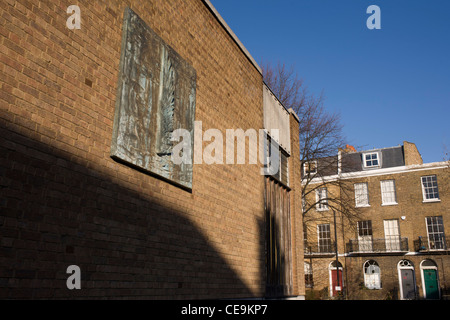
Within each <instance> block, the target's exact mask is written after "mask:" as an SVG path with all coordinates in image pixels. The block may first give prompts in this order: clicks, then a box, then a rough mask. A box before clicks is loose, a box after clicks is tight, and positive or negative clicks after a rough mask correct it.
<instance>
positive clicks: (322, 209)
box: [316, 208, 330, 211]
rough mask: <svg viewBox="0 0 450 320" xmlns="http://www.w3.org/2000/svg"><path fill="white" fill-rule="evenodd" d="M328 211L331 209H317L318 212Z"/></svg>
mask: <svg viewBox="0 0 450 320" xmlns="http://www.w3.org/2000/svg"><path fill="white" fill-rule="evenodd" d="M328 210H330V209H329V208H326V209H318V208H316V211H328Z"/></svg>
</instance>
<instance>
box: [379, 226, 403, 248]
mask: <svg viewBox="0 0 450 320" xmlns="http://www.w3.org/2000/svg"><path fill="white" fill-rule="evenodd" d="M383 225H384V238H385V245H386V252H396V251H401V248H402V240H401V236H400V225H399V223H398V219H388V220H383Z"/></svg>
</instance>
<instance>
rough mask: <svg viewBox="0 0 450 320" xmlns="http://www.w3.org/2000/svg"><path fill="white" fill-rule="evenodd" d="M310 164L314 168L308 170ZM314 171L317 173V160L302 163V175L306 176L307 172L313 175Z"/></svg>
mask: <svg viewBox="0 0 450 320" xmlns="http://www.w3.org/2000/svg"><path fill="white" fill-rule="evenodd" d="M310 164H312V165H313V167H314V170H309V169H311V166H310ZM307 169H308V170H307ZM316 173H317V160H311V161H306V162H305V163H304V164H303V175H304V176H307V175H308V174H309V175H314V174H316Z"/></svg>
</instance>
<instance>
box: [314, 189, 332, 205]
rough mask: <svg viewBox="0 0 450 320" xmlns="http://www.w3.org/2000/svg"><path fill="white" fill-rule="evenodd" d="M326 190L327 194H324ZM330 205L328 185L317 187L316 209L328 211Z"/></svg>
mask: <svg viewBox="0 0 450 320" xmlns="http://www.w3.org/2000/svg"><path fill="white" fill-rule="evenodd" d="M323 192H325V196H324V195H323ZM329 209H330V207H329V206H328V189H327V188H326V187H323V188H319V189H316V210H317V211H327V210H329Z"/></svg>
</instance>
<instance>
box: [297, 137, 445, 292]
mask: <svg viewBox="0 0 450 320" xmlns="http://www.w3.org/2000/svg"><path fill="white" fill-rule="evenodd" d="M330 159H331V158H329V159H322V160H320V159H319V160H317V161H315V162H314V163H312V164H310V165H309V166H307V168H305V171H304V173H303V174H308V173H309V174H314V175H315V176H314V177H313V179H311V181H310V184H309V186H308V188H310V189H311V190H313V192H311V193H310V194H309V203H310V204H312V205H313V206H315V208H314V209H313V210H311V217H310V219H306V218H305V220H308V222H305V223H306V224H308V225H307V227H306V228H305V230H306V231H305V237H306V238H305V239H306V240H305V272H306V275H305V279H306V286H307V287H308V288H309V289H308V291H309V293H310V295H311V296H312V297H315V298H317V297H319V296H322V297H326V296H331V297H337V296H338V295H339V294H342V295H343V296H345V297H346V298H348V299H441V298H446V295H448V289H449V288H450V258H449V256H448V253H449V250H450V243H449V240H448V239H449V236H448V235H446V230H448V228H450V225H449V222H450V197H449V186H448V181H449V173H450V172H449V171H450V169H449V163H448V162H436V163H425V164H424V163H423V162H422V158H421V156H420V153H419V152H418V150H417V148H416V146H415V144H413V143H409V142H406V141H405V142H404V144H403V145H401V146H398V147H392V148H383V149H374V150H368V151H361V152H357V151H356V150H355V149H354V148H352V147H348V148H346V149H345V150H339V152H338V155H336V157H332V159H331V160H330ZM324 163H325V164H324ZM305 167H306V166H305ZM320 171H322V172H325V174H324V175H320ZM344 206H347V207H346V208H345V209H344V208H343V207H344ZM334 213H335V216H336V223H335V222H334ZM335 230H336V233H335ZM447 232H448V231H447ZM335 234H336V236H335ZM336 239H337V250H338V259H336V247H335V243H336ZM336 260H337V262H336ZM336 264H337V265H338V267H339V278H338V277H337V271H336ZM338 279H339V287H340V289H341V291H340V292H339V290H337V291H336V286H337V282H338ZM338 289H339V288H338ZM314 293H315V294H314Z"/></svg>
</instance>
